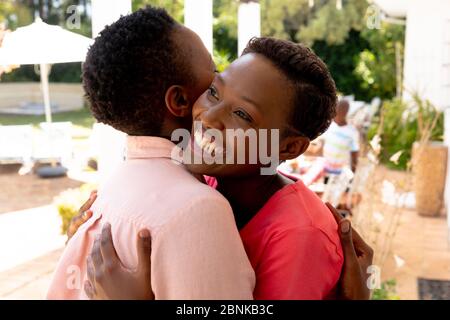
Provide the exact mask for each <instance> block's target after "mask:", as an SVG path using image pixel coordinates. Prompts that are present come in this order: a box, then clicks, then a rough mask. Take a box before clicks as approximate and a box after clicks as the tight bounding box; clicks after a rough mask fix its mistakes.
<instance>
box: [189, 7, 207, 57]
mask: <svg viewBox="0 0 450 320" xmlns="http://www.w3.org/2000/svg"><path fill="white" fill-rule="evenodd" d="M184 24H185V26H186V27H188V28H189V29H191V30H192V31H194V32H195V33H197V34H198V35H199V37H200V39H202V41H203V44H204V45H205V47H206V48H207V49H208V51H209V52H210V53H212V52H213V3H212V0H184Z"/></svg>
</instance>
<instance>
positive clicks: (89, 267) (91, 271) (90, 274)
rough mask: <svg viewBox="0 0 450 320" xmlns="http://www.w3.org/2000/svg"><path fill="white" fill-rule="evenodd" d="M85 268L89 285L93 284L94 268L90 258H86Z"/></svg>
mask: <svg viewBox="0 0 450 320" xmlns="http://www.w3.org/2000/svg"><path fill="white" fill-rule="evenodd" d="M86 266H87V268H86V270H87V271H86V273H87V277H88V279H89V281H91V283H95V267H94V263H93V262H92V258H91V257H90V256H88V257H87V259H86Z"/></svg>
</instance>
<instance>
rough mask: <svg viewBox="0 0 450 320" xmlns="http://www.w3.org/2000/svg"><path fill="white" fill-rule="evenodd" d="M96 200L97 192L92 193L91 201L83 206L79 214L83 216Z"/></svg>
mask: <svg viewBox="0 0 450 320" xmlns="http://www.w3.org/2000/svg"><path fill="white" fill-rule="evenodd" d="M96 199H97V190H94V191H92V192H91V195H90V196H89V199H88V200H87V201H86V202H85V203H84V204H83V205H82V206H81V208H80V209H79V210H78V212H79V213H81V214H82V213H83V212H85V211H87V210H89V209H90V208H91V206H92V204H93V203H94V202H95V200H96Z"/></svg>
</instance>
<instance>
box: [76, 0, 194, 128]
mask: <svg viewBox="0 0 450 320" xmlns="http://www.w3.org/2000/svg"><path fill="white" fill-rule="evenodd" d="M178 26H180V25H179V24H178V23H177V22H176V21H175V20H174V19H173V18H172V17H171V16H170V15H169V14H168V13H167V12H166V11H165V10H164V9H161V8H155V7H150V6H148V7H146V8H144V9H140V10H138V11H136V12H134V13H132V14H129V15H126V16H123V17H121V18H120V19H119V20H118V21H116V22H114V23H113V24H111V25H109V26H107V27H106V28H105V29H104V30H103V31H102V32H101V33H100V34H99V36H98V37H97V38H96V39H95V42H94V44H93V45H92V46H91V47H90V49H89V51H88V54H87V57H86V61H85V63H84V65H83V86H84V89H85V92H86V96H87V99H88V101H89V102H90V108H91V111H92V113H93V115H94V117H95V118H96V119H97V120H98V121H99V122H102V123H106V124H108V125H111V126H112V127H114V128H116V129H118V130H121V131H123V132H125V133H127V134H129V135H156V136H157V135H159V134H160V131H161V126H162V123H163V121H164V117H165V114H166V109H165V108H164V106H165V93H166V91H167V89H168V88H169V87H170V86H172V85H175V84H178V85H186V84H188V83H189V82H190V77H191V75H190V66H188V65H186V59H183V50H180V49H179V48H178V47H177V45H176V44H175V43H174V42H173V41H172V34H173V31H174V30H175V29H176V28H177V27H178Z"/></svg>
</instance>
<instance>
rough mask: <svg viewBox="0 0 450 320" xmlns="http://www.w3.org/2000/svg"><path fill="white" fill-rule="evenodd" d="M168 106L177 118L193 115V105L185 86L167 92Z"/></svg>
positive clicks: (172, 88) (175, 87) (173, 87)
mask: <svg viewBox="0 0 450 320" xmlns="http://www.w3.org/2000/svg"><path fill="white" fill-rule="evenodd" d="M165 99H166V106H167V109H168V110H169V112H170V113H171V114H172V115H174V116H175V117H181V118H184V117H187V116H190V115H191V112H192V104H191V103H190V101H189V95H188V93H187V92H186V89H185V88H184V87H183V86H171V87H170V88H169V89H167V91H166V97H165Z"/></svg>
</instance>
